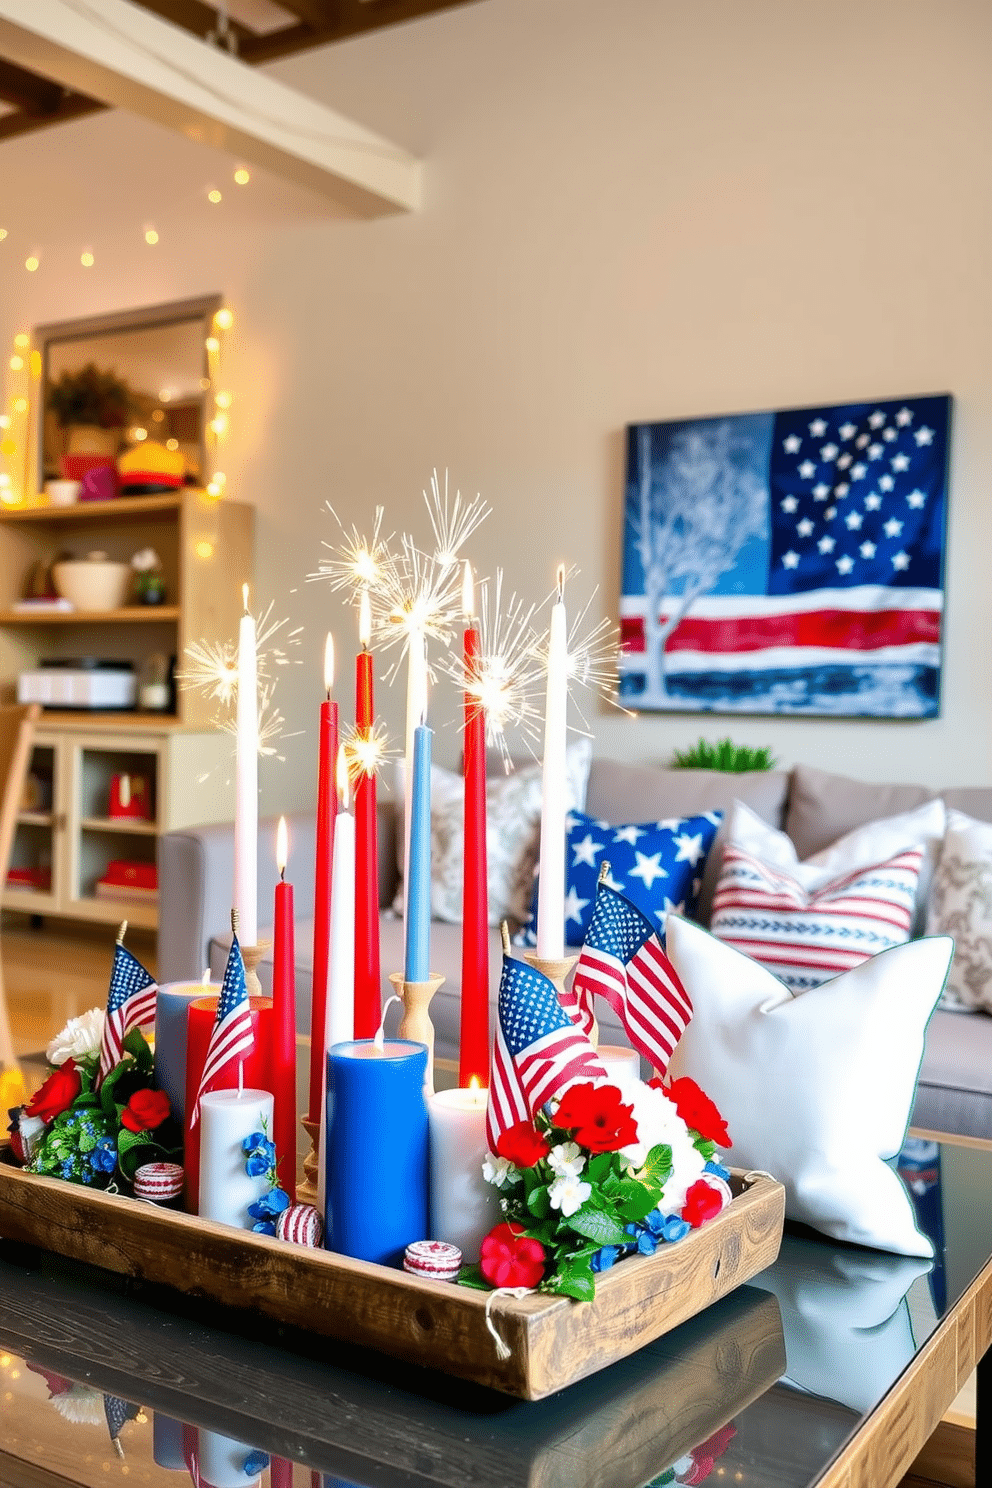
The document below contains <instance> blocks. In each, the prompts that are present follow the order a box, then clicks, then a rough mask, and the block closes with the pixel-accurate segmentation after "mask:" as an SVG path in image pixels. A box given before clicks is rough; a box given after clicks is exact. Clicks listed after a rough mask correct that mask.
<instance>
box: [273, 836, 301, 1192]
mask: <svg viewBox="0 0 992 1488" xmlns="http://www.w3.org/2000/svg"><path fill="white" fill-rule="evenodd" d="M288 861H289V841H288V837H287V833H286V818H285V817H284V816H281V817H280V818H279V832H278V835H277V838H276V863H277V865H278V868H279V882H278V883H277V884H276V903H275V916H274V919H273V922H272V923H273V930H272V1017H273V1024H274V1027H273V1040H272V1084H271V1085H270V1086H268V1089H269V1090H271V1092H272V1098H273V1100H274V1101H275V1112H274V1114H273V1118H272V1124H273V1131H272V1134H271V1136H272V1141H273V1142H275V1144H276V1159H277V1163H278V1166H277V1168H276V1172H277V1174H278V1177H279V1187H280V1188H284V1189H285V1190H286V1192H287V1193H288V1194H289V1197H290V1198H291V1199H293V1200H294V1201H295V1199H296V927H295V925H294V923H293V885H292V884H289V883H287V882H286V864H287V862H288Z"/></svg>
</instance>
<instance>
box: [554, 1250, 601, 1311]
mask: <svg viewBox="0 0 992 1488" xmlns="http://www.w3.org/2000/svg"><path fill="white" fill-rule="evenodd" d="M589 1260H590V1258H589V1256H581V1257H576V1258H575V1259H573V1260H569V1261H566V1262H565V1264H564V1265H563V1266H561V1267H559V1269H558V1270H557V1271H556V1272H555V1273H554V1275H553V1276H551V1277H549V1278H548V1280H547V1282H546V1283H544V1285H543V1286H542V1291H544V1290H547V1291H550V1292H556V1293H558V1294H559V1295H561V1296H563V1297H575V1298H576V1299H577V1300H578V1301H579V1302H591V1301H592V1299H593V1297H595V1295H596V1278H595V1276H594V1275H593V1271H592V1267H591V1266H590V1264H589Z"/></svg>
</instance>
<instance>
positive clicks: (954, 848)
mask: <svg viewBox="0 0 992 1488" xmlns="http://www.w3.org/2000/svg"><path fill="white" fill-rule="evenodd" d="M927 934H928V935H952V936H953V937H954V960H953V961H952V962H951V970H950V974H949V976H948V978H947V986H946V987H945V988H944V995H943V997H942V998H941V1007H945V1008H953V1009H954V1010H955V1011H956V1012H973V1011H974V1010H975V1009H977V1008H981V1009H984V1011H985V1012H987V1013H992V826H989V824H988V823H987V822H980V821H975V820H974V818H972V817H970V816H965V815H964V813H963V812H961V811H948V813H947V833H946V835H945V837H944V850H943V852H942V853H941V857H940V862H939V863H938V864H937V871H936V872H935V874H934V876H933V885H932V887H931V890H930V906H929V913H928V915H927Z"/></svg>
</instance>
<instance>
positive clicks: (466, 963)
mask: <svg viewBox="0 0 992 1488" xmlns="http://www.w3.org/2000/svg"><path fill="white" fill-rule="evenodd" d="M462 608H463V609H464V611H465V618H466V620H467V621H468V622H469V623H468V628H467V629H466V631H465V637H464V658H465V676H466V679H469V678H471V677H473V676H474V675H475V673H476V669H477V667H478V661H479V633H478V631H477V630H476V628H475V625H474V624H473V623H472V619H473V613H474V609H475V597H474V587H473V584H472V569H471V567H470V565H469V564H468V563H466V564H465V574H464V583H463V586H462ZM464 772H465V869H464V873H463V876H462V883H463V894H462V1011H461V1030H460V1038H459V1044H458V1084H459V1085H460V1086H461V1088H462V1089H463V1090H464V1089H466V1088H467V1087H468V1086H469V1085H470V1084H471V1082H472V1079H473V1078H474V1079H475V1080H477V1081H478V1083H479V1085H482V1086H487V1085H488V1084H489V889H488V881H487V866H486V718H485V713H484V711H483V708H482V704H481V702H480V699H479V698H478V697H477V696H476V695H475V694H473V693H472V692H470V691H466V693H465V743H464Z"/></svg>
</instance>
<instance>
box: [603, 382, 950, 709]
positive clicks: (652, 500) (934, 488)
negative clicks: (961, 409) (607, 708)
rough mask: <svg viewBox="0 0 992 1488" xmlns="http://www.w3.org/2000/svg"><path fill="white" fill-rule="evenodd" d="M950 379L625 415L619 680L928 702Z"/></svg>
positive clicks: (651, 687)
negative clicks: (866, 395) (727, 413)
mask: <svg viewBox="0 0 992 1488" xmlns="http://www.w3.org/2000/svg"><path fill="white" fill-rule="evenodd" d="M950 408H951V400H950V397H949V396H946V395H940V396H931V397H921V398H896V399H889V400H880V401H875V402H870V403H844V404H839V405H835V406H832V407H827V408H799V409H789V410H787V411H786V412H782V413H756V414H738V415H734V416H731V417H727V418H705V419H684V420H679V421H678V422H670V423H652V424H632V425H630V426H629V427H628V430H627V485H626V499H625V522H624V543H623V584H622V592H621V600H620V623H621V638H622V653H621V660H620V669H621V673H620V676H621V680H620V692H621V697H622V698H623V700H624V702H625V703H626V704H627V706H629V707H631V708H634V709H635V710H644V711H649V710H656V711H663V712H708V713H738V714H745V713H754V714H758V713H763V714H797V715H804V716H807V717H816V716H821V717H835V718H836V717H862V718H905V719H909V718H933V717H935V716H936V715H937V713H938V711H939V707H940V664H941V620H942V615H943V600H944V539H945V528H946V510H947V461H948V447H949V434H950Z"/></svg>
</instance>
